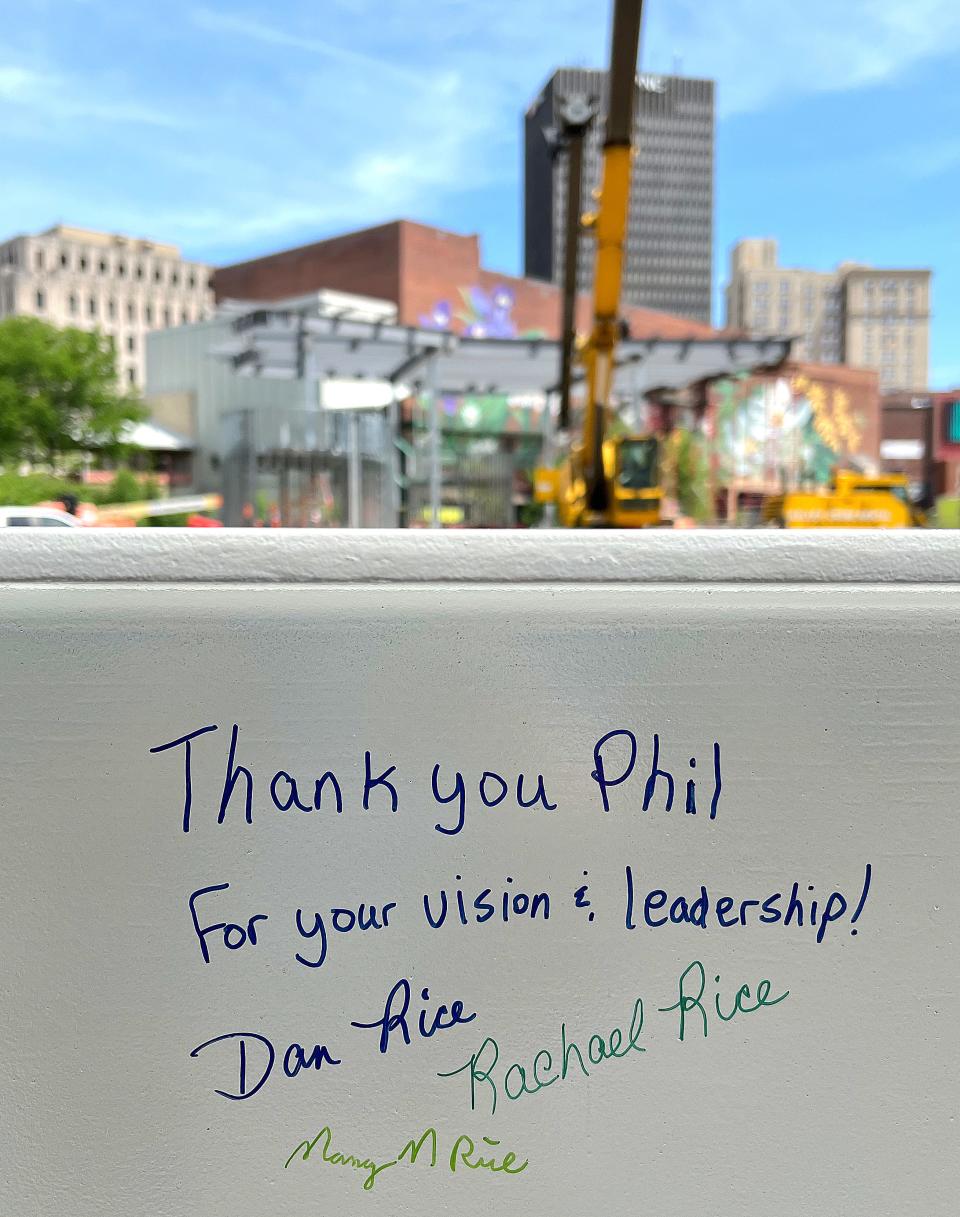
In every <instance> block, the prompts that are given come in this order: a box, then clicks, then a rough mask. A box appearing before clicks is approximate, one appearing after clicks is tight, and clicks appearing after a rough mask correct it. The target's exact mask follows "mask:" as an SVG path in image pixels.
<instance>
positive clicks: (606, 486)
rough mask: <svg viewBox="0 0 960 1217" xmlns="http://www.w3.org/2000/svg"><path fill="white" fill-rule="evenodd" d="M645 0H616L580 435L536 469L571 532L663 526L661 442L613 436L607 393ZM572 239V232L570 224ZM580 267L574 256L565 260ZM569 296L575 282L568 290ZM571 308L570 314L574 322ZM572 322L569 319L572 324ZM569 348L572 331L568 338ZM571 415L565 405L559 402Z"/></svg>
mask: <svg viewBox="0 0 960 1217" xmlns="http://www.w3.org/2000/svg"><path fill="white" fill-rule="evenodd" d="M642 10H643V0H614V10H613V36H612V41H611V50H610V74H609V101H608V109H607V128H606V138H605V141H604V146H603V175H602V179H601V187H600V192H599V204H598V208H597V211H596V214H595V215H592V216H587V217H584V225H585V226H586V227H588V228H590V229H592V231H593V232H594V234H595V237H596V242H597V256H596V267H595V271H594V284H593V293H594V294H593V326H592V329H591V332H590V336H589V337H588V339H587V340H586V342H585V343H584V344H583V346H582V347H581V349H580V352H579V359H580V362H581V364H582V365H583V367H584V369H585V371H586V403H585V407H584V417H583V430H582V433H581V435H580V437H579V439H578V440H577V441H576V442H575V443H574V444H573V445H572V446H571V449H570V453H569V455H568V456H567V457H566V459H565V460H564V461H563V462H562V463H561V465H560V467H559V468H558V469H555V470H549V469H538V470H537V471H536V475H535V491H534V497H535V498H536V500H537V501H538V502H553V503H556V506H557V513H558V516H559V522H560V523H561V524H562V525H564V526H565V527H568V528H577V527H613V528H645V527H650V526H651V525H656V524H659V522H660V502H661V499H662V497H663V492H662V489H661V487H660V485H659V444H658V441H657V439H656V438H655V437H654V436H649V435H629V436H616V437H608V436H607V434H606V432H607V428H608V424H609V415H610V409H611V406H610V393H611V385H612V380H613V370H614V366H615V354H616V348H617V343H618V341H619V339H620V335H621V320H620V286H621V278H622V274H623V257H624V241H625V237H626V231H627V218H628V215H629V206H630V166H631V157H632V148H631V137H632V130H633V101H634V90H635V87H636V86H635V80H636V72H637V52H638V48H639V44H640V23H641V16H642ZM567 231H568V241H569V240H570V239H571V238H570V234H571V233H573V232H575V227H574V226H572V225H568V229H567ZM568 265H569V266H572V267H573V268H574V270H575V265H576V259H574V258H571V259H568ZM565 291H566V292H567V293H568V294H572V292H573V291H574V284H573V282H572V281H571V282H570V283H567V284H566V285H565ZM572 311H573V310H572V309H570V310H569V311H568V315H569V316H570V317H571V318H572ZM571 324H572V321H571ZM563 341H564V343H565V344H567V343H572V341H573V334H572V332H568V333H565V334H564V335H563ZM561 417H562V418H565V417H566V402H563V403H562V404H561Z"/></svg>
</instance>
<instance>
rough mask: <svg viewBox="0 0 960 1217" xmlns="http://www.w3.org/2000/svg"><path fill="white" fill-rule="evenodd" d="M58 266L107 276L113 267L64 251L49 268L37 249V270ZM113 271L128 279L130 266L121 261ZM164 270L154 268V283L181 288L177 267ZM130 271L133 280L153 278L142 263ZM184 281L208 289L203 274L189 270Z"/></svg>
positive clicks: (82, 255) (35, 257) (35, 253)
mask: <svg viewBox="0 0 960 1217" xmlns="http://www.w3.org/2000/svg"><path fill="white" fill-rule="evenodd" d="M57 264H59V266H60V268H61V269H63V270H70V269H73V270H77V271H80V272H81V273H86V272H87V271H91V270H93V269H95V270H96V271H98V272H99V273H100V274H101V275H106V274H110V273H111V267H110V264H109V262H108V261H107V259H106V258H100V259H99V260H97V262H96V266H95V268H94V264H93V262H92V261H91V260H89V259H88V258H87V256H86V254H80V255H79V256H77V257H75V258H71V257H70V254H69V253H68V252H67V251H66V250H63V251H61V253H60V257H59V263H54V264H53V265H51V266H47V265H46V260H45V255H44V251H43V250H42V249H37V250H35V251H34V266H35V268H36V269H37V270H48V269H54V267H55V266H56V265H57ZM112 269H113V273H114V274H115V275H116V276H117V278H118V279H124V278H126V276H127V271H128V266H127V263H126V262H124V261H122V260H121V261H119V262H117V263H116V264H115V265H114V267H113V268H112ZM164 270H165V268H164V267H162V266H155V267H154V268H153V275H152V279H153V282H154V283H164V282H166V283H169V285H170V286H171V287H180V285H181V274H180V271H179V270H178V269H177V267H175V266H174V267H171V268H170V269H169V272H168V273H167V274H165V273H164ZM129 271H130V277H131V278H132V279H136V280H138V281H141V282H142V281H143V280H144V279H149V278H151V276H150V275H149V274H148V273H147V268H146V267H145V266H144V264H143V263H142V262H136V263H133V264H132V265H131V267H129ZM182 281H183V285H184V286H185V287H188V288H196V287H198V286H199V287H201V288H203V289H206V287H207V279H206V276H205V275H202V274H201V275H198V274H197V272H196V271H194V270H188V271H187V272H186V274H185V275H184V276H183V280H182Z"/></svg>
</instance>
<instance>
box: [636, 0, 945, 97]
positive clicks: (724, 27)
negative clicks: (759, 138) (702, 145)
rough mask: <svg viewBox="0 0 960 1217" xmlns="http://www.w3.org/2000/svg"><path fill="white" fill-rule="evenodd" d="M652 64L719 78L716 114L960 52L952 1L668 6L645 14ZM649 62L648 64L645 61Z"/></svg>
mask: <svg viewBox="0 0 960 1217" xmlns="http://www.w3.org/2000/svg"><path fill="white" fill-rule="evenodd" d="M648 33H649V39H648V46H649V49H650V55H649V56H648V57H647V62H648V63H650V64H651V67H653V66H656V67H658V68H662V67H663V66H664V65H669V64H670V62H671V60H672V57H673V56H674V55H678V56H680V57H681V60H682V64H683V70H684V71H685V72H688V73H691V74H700V75H706V76H711V77H714V78H716V79H718V81H719V102H720V107H721V113H722V114H737V113H746V112H750V111H755V110H758V109H761V108H763V107H764V106H767V105H769V104H771V103H774V102H777V101H781V100H785V99H788V98H796V97H803V96H809V95H811V94H815V93H826V92H841V91H846V90H851V89H859V88H863V87H864V86H869V85H878V84H882V83H884V82H886V81H891V80H895V79H896V78H897V77H899V76H901V75H902V74H903V73H905V72H906V71H908V70H909V69H911V68H912V67H914V66H916V65H917V64H919V63H922V62H923V61H924V60H927V59H930V58H933V57H935V56H939V55H945V54H949V53H951V52H955V51H957V50H958V49H960V4H958V3H957V0H806V2H805V3H803V4H798V3H793V2H792V0H777V2H776V3H773V2H772V0H709V3H706V2H703V0H674V2H673V3H671V4H669V5H660V6H658V7H657V6H655V7H652V9H651V19H650V23H649V26H648ZM654 60H655V61H656V62H655V64H654V63H653V62H652V61H654Z"/></svg>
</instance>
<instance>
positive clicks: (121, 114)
mask: <svg viewBox="0 0 960 1217" xmlns="http://www.w3.org/2000/svg"><path fill="white" fill-rule="evenodd" d="M0 99H2V100H3V101H4V102H6V103H7V106H8V107H9V110H8V117H12V118H14V119H21V120H22V118H23V117H24V116H26V117H27V118H32V119H35V120H40V121H41V122H50V121H55V122H68V123H69V122H94V123H98V124H117V123H119V124H127V125H137V126H146V127H165V128H170V129H176V128H179V127H182V126H183V125H184V124H183V122H182V120H181V119H179V118H177V117H175V116H174V115H173V114H171V113H168V112H167V111H164V110H160V109H156V108H154V107H152V106H149V105H144V104H143V103H141V102H139V101H138V100H136V99H135V98H132V97H128V96H124V95H123V94H114V95H111V92H110V90H109V87H105V86H104V82H102V81H100V82H85V81H83V80H80V79H77V78H75V77H71V76H68V75H65V74H60V73H57V72H54V71H45V70H38V69H35V68H27V67H23V66H21V65H17V64H0Z"/></svg>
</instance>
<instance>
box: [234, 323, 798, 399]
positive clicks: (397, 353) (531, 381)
mask: <svg viewBox="0 0 960 1217" xmlns="http://www.w3.org/2000/svg"><path fill="white" fill-rule="evenodd" d="M233 331H234V337H233V338H232V339H231V340H230V341H229V342H226V343H222V344H220V345H219V346H218V347H216V348H214V350H213V351H212V354H214V355H216V356H219V357H221V358H225V359H227V360H229V361H230V362H232V364H233V366H234V367H235V368H236V370H237V371H238V372H239V373H240V374H242V375H247V376H265V377H273V378H277V379H288V380H295V379H300V378H302V376H303V373H304V364H305V360H304V352H305V351H308V352H309V354H310V356H311V359H310V363H311V366H312V371H313V376H314V378H316V379H318V380H323V379H330V380H364V379H365V380H379V381H385V382H388V383H391V384H394V385H398V386H399V385H404V386H407V387H409V388H411V389H423V388H424V387H426V386H429V388H430V390H431V391H434V392H437V393H444V394H450V395H461V396H462V395H464V394H469V393H505V394H527V393H551V392H555V391H556V390H557V389H558V387H559V383H560V360H561V343H560V342H558V341H555V340H553V339H547V338H464V337H461V336H459V335H457V334H452V333H449V332H446V331H435V330H423V329H417V328H415V327H412V326H401V325H395V324H386V323H379V322H365V321H354V320H350V319H348V318H340V317H316V316H309V315H305V314H304V313H303V312H298V311H294V310H290V309H265V308H258V309H255V310H254V311H252V312H249V313H246V314H244V315H242V316H240V317H238V318H236V320H235V321H234V322H233ZM791 345H792V339H790V338H760V339H754V338H730V337H725V336H718V337H716V338H650V339H641V340H636V339H633V340H631V339H627V340H626V341H625V342H623V343H622V344H621V345H620V347H619V350H618V360H617V368H616V371H615V380H614V391H615V392H616V393H618V394H620V395H623V396H628V395H633V394H636V393H637V392H652V391H654V390H662V389H677V388H682V387H684V386H685V385H688V384H693V383H696V382H699V381H703V380H712V379H716V378H717V377H720V376H729V375H734V374H737V373H741V372H750V371H758V370H764V369H770V368H775V367H778V366H779V365H780V364H782V363H783V362H784V361H785V360H787V359H788V358H789V356H790V349H791ZM575 379H582V375H580V376H578V377H575Z"/></svg>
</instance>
